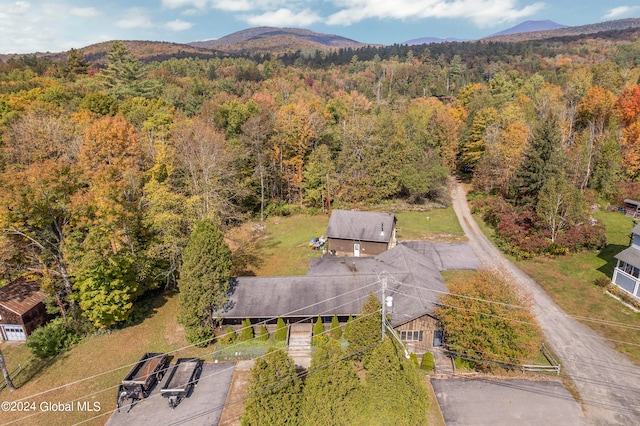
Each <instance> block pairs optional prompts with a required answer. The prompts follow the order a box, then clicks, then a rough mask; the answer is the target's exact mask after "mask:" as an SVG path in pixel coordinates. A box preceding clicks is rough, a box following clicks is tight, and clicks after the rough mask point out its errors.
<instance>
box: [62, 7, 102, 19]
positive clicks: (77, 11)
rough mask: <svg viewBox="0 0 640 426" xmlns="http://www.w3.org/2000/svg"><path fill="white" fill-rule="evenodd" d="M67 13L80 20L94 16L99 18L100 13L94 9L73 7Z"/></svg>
mask: <svg viewBox="0 0 640 426" xmlns="http://www.w3.org/2000/svg"><path fill="white" fill-rule="evenodd" d="M69 13H71V15H73V16H79V17H81V18H95V17H96V16H100V12H99V11H98V9H96V8H95V7H74V8H73V9H71V11H70V12H69Z"/></svg>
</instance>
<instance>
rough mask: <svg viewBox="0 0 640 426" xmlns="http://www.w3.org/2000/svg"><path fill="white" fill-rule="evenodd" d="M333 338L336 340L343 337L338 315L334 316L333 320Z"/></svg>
mask: <svg viewBox="0 0 640 426" xmlns="http://www.w3.org/2000/svg"><path fill="white" fill-rule="evenodd" d="M331 337H333V338H334V339H339V338H340V337H342V328H340V321H338V316H337V315H334V316H333V318H331Z"/></svg>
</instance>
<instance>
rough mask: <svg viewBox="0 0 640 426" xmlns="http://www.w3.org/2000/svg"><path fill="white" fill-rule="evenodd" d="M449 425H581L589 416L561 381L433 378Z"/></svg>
mask: <svg viewBox="0 0 640 426" xmlns="http://www.w3.org/2000/svg"><path fill="white" fill-rule="evenodd" d="M431 383H432V385H433V389H434V391H435V393H436V397H437V398H438V404H440V409H441V410H442V415H443V416H444V421H445V423H446V424H447V426H501V425H505V426H507V425H508V426H512V425H518V426H527V425H554V426H565V425H566V426H581V425H586V424H587V423H586V421H585V416H584V414H583V413H582V410H581V409H580V406H579V405H578V403H577V402H576V401H575V400H574V399H573V397H572V396H571V395H570V394H569V392H567V390H566V389H565V388H564V387H563V386H562V383H560V382H557V381H533V380H520V379H502V380H497V379H487V378H473V379H466V378H452V379H432V380H431Z"/></svg>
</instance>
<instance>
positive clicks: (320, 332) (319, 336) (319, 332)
mask: <svg viewBox="0 0 640 426" xmlns="http://www.w3.org/2000/svg"><path fill="white" fill-rule="evenodd" d="M327 340H329V338H328V337H327V335H326V334H325V332H324V324H323V323H322V318H320V316H318V319H317V320H316V323H315V324H314V325H313V339H312V342H313V344H314V345H321V344H323V343H325V342H326V341H327Z"/></svg>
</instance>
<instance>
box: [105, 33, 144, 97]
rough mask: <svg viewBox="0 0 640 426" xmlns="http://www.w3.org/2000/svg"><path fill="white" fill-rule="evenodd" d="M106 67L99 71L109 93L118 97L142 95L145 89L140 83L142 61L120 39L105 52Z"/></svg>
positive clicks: (142, 71) (142, 73)
mask: <svg viewBox="0 0 640 426" xmlns="http://www.w3.org/2000/svg"><path fill="white" fill-rule="evenodd" d="M107 61H108V62H107V67H106V68H105V69H103V70H101V71H100V76H101V77H102V81H103V84H104V85H105V86H106V87H107V89H108V90H109V92H110V94H112V95H114V96H115V97H116V98H118V99H124V98H126V97H127V96H143V95H145V94H146V93H145V92H146V91H147V90H146V89H147V88H145V87H144V85H143V84H142V77H143V75H144V69H143V67H142V63H141V62H140V61H139V60H138V59H137V58H136V57H135V56H133V54H132V53H131V51H129V49H128V48H127V46H125V45H124V43H122V42H121V41H116V42H114V43H113V45H112V46H111V49H110V50H109V52H108V53H107Z"/></svg>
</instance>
